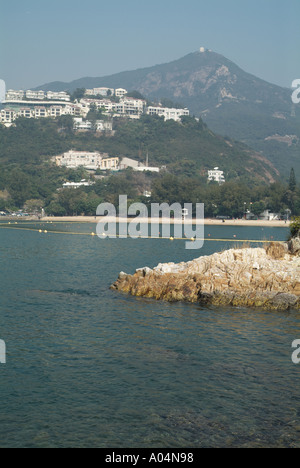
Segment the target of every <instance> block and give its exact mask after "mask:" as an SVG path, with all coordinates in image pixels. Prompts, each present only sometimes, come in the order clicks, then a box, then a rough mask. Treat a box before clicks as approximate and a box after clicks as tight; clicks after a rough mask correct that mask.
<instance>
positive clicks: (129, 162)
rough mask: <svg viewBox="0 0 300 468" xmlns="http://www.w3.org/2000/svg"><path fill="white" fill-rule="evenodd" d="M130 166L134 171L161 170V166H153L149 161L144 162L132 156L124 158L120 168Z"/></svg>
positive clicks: (123, 168)
mask: <svg viewBox="0 0 300 468" xmlns="http://www.w3.org/2000/svg"><path fill="white" fill-rule="evenodd" d="M128 168H132V169H133V170H134V171H140V172H146V171H150V172H159V171H160V168H159V167H151V166H149V165H148V162H146V164H142V163H141V162H140V161H136V160H135V159H131V158H123V159H122V160H121V162H120V165H119V169H120V170H125V169H128Z"/></svg>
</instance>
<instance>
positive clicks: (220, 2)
mask: <svg viewBox="0 0 300 468" xmlns="http://www.w3.org/2000/svg"><path fill="white" fill-rule="evenodd" d="M0 17H1V26H0V78H2V79H4V80H5V81H6V84H7V87H8V88H18V89H25V88H26V89H28V88H33V87H35V86H38V85H41V84H44V83H47V82H51V81H71V80H74V79H77V78H82V77H85V76H105V75H109V74H112V73H117V72H120V71H125V70H133V69H137V68H141V67H148V66H152V65H155V64H159V63H165V62H169V61H172V60H174V59H177V58H180V57H182V56H184V55H186V54H188V53H190V52H194V51H196V50H197V49H198V48H199V47H200V46H205V47H207V48H209V49H212V50H214V51H215V52H218V53H220V54H223V55H225V56H226V57H227V58H229V59H230V60H232V61H233V62H235V63H236V64H237V65H239V66H240V67H241V68H243V69H244V70H245V71H247V72H250V73H253V74H254V75H256V76H258V77H260V78H263V79H265V80H267V81H270V82H272V83H276V84H279V85H281V86H286V87H290V86H291V83H292V81H293V80H294V79H296V78H300V23H299V21H300V0H284V1H283V0H280V1H279V0H185V1H182V0H84V1H83V0H51V1H49V0H9V1H7V0H0ZM108 85H109V83H108Z"/></svg>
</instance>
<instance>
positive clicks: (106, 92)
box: [85, 87, 115, 96]
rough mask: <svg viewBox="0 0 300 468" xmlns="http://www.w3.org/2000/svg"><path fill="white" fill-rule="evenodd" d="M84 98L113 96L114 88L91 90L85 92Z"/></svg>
mask: <svg viewBox="0 0 300 468" xmlns="http://www.w3.org/2000/svg"><path fill="white" fill-rule="evenodd" d="M85 94H86V96H113V95H114V94H115V90H114V88H104V87H102V88H93V89H87V90H86V91H85Z"/></svg>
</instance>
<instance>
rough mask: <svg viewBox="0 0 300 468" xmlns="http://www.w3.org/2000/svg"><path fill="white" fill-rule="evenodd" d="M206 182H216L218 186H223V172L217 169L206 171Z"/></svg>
mask: <svg viewBox="0 0 300 468" xmlns="http://www.w3.org/2000/svg"><path fill="white" fill-rule="evenodd" d="M208 181H209V182H218V184H224V182H225V177H224V171H220V170H219V168H218V167H215V168H214V169H213V170H211V171H208Z"/></svg>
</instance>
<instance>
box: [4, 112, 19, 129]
mask: <svg viewBox="0 0 300 468" xmlns="http://www.w3.org/2000/svg"><path fill="white" fill-rule="evenodd" d="M16 118H17V117H16V112H15V111H14V110H13V109H2V110H1V111H0V122H1V123H2V124H4V125H5V126H7V127H9V126H10V125H11V124H12V122H13V121H14V120H16Z"/></svg>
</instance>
